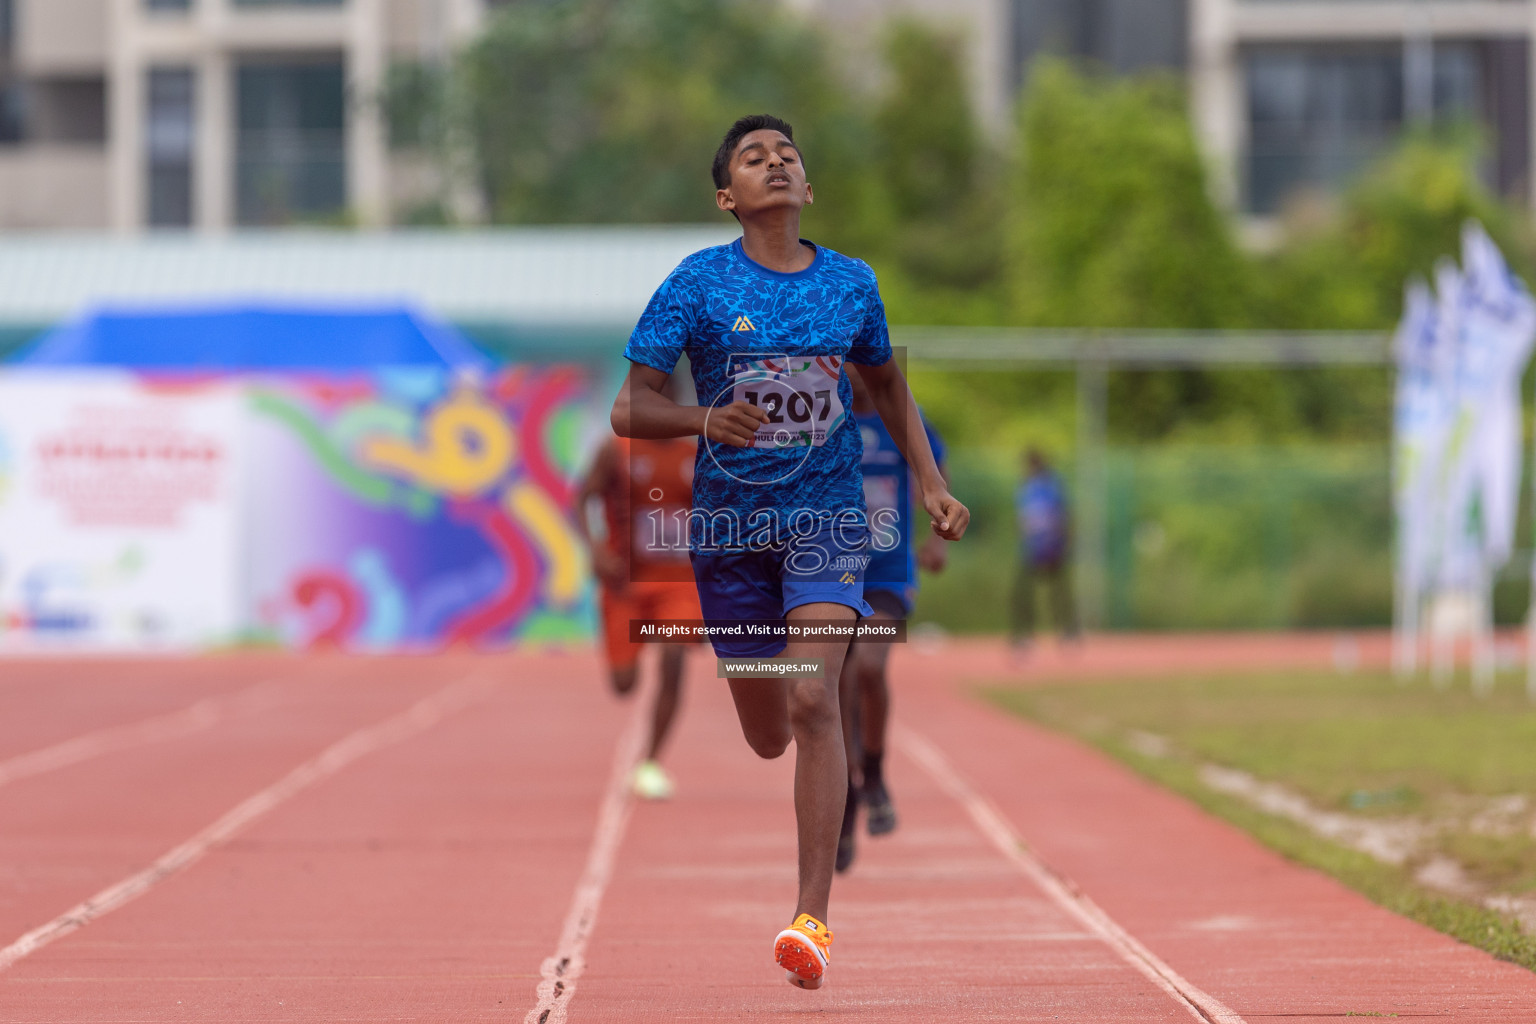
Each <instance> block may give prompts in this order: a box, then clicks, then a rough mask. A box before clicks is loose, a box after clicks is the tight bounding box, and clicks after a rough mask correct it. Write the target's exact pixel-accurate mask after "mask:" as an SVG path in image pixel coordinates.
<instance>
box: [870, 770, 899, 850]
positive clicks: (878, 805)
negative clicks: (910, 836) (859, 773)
mask: <svg viewBox="0 0 1536 1024" xmlns="http://www.w3.org/2000/svg"><path fill="white" fill-rule="evenodd" d="M864 806H865V808H867V809H868V814H869V816H868V818H867V819H866V821H865V825H866V827H867V828H868V829H869V834H870V835H872V836H883V835H885V834H886V833H887V832H894V831H896V808H894V807H892V806H891V794H889V793H887V792H886V791H885V782H884V781H882V780H880V779H876V780H874V781H873V782H868V783H865V785H864Z"/></svg>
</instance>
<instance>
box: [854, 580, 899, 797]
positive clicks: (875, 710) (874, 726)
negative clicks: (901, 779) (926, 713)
mask: <svg viewBox="0 0 1536 1024" xmlns="http://www.w3.org/2000/svg"><path fill="white" fill-rule="evenodd" d="M870 620H871V621H873V622H895V621H896V620H895V619H893V618H891V616H889V615H887V614H886V613H885V612H882V611H880V610H878V609H876V611H875V614H874V615H872V616H870ZM890 657H891V645H890V644H874V643H861V644H859V651H858V656H857V659H856V661H855V666H856V668H857V669H858V673H859V687H858V689H859V716H860V717H859V727H860V739H861V741H862V745H863V748H864V751H863V752H864V753H865V754H866V755H869V754H883V753H885V729H886V723H887V721H888V720H889V719H890V714H891V689H890V686H889V684H888V683H887V680H886V665H887V663H888V662H889V661H890ZM860 770H862V767H861V769H860Z"/></svg>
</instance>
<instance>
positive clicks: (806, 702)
mask: <svg viewBox="0 0 1536 1024" xmlns="http://www.w3.org/2000/svg"><path fill="white" fill-rule="evenodd" d="M787 618H788V620H789V621H790V622H792V623H793V622H797V621H803V620H807V619H809V620H820V621H828V620H835V621H840V622H848V623H852V622H855V621H856V620H857V618H858V613H857V612H855V611H854V610H853V609H852V608H849V607H848V606H847V605H842V604H832V603H830V602H818V603H814V604H804V605H800V606H799V607H797V608H793V609H791V610H790V612H789V614H788V616H787ZM847 652H848V642H847V641H846V640H831V641H827V640H821V641H813V642H795V643H791V644H790V645H789V646H788V647H787V648H786V649H785V652H784V658H785V659H786V660H796V661H798V660H820V661H822V662H824V663H825V666H826V671H825V672H824V673H823V674H822V675H821V676H820V677H815V678H801V679H793V680H791V681H790V682H789V688H788V689H789V721H790V727H791V729H792V730H793V731H794V735H795V823H796V826H797V829H798V832H799V839H800V898H799V904H798V906H797V907H796V909H795V915H796V916H797V917H798V916H799V915H800V914H810V915H811V916H812V917H814V918H816V919H817V920H818V921H825V920H826V919H827V901H828V899H829V897H830V896H831V893H832V870H833V863H834V861H835V859H836V856H837V833H838V828H839V827H840V826H841V825H842V820H843V809H844V807H845V806H846V803H847V799H848V762H847V753H846V752H845V751H844V750H843V728H842V722H841V718H842V716H841V715H840V714H839V713H838V694H837V690H838V685H837V683H838V680H839V679H840V678H841V675H842V670H843V660H844V658H845V656H846V655H847Z"/></svg>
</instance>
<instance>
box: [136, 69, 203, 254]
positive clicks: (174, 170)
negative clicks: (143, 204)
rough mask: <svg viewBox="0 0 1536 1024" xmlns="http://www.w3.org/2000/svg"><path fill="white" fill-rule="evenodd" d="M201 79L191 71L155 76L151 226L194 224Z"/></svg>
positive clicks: (151, 78) (153, 72)
mask: <svg viewBox="0 0 1536 1024" xmlns="http://www.w3.org/2000/svg"><path fill="white" fill-rule="evenodd" d="M196 86H197V80H196V78H194V77H193V73H192V69H191V68H152V69H151V70H150V72H149V121H148V125H147V134H146V141H147V144H148V149H149V154H148V155H149V226H150V227H155V228H186V227H191V226H192V150H193V145H194V141H195V133H196V127H195V123H194V107H195V103H196V95H195V93H196Z"/></svg>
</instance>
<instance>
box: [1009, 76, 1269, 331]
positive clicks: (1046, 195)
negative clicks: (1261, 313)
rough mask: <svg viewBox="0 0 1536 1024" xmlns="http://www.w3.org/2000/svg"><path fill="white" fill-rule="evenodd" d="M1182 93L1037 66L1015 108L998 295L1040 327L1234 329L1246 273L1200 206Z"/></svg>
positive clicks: (1204, 203) (1022, 319)
mask: <svg viewBox="0 0 1536 1024" xmlns="http://www.w3.org/2000/svg"><path fill="white" fill-rule="evenodd" d="M1186 107H1187V98H1186V95H1185V91H1184V88H1183V86H1182V83H1180V82H1178V81H1176V80H1174V79H1166V78H1129V79H1125V78H1099V77H1090V76H1088V75H1084V74H1082V73H1080V72H1078V71H1077V70H1075V69H1074V68H1073V67H1072V66H1071V65H1070V64H1068V63H1066V62H1065V61H1061V60H1042V61H1040V62H1039V63H1038V64H1037V65H1036V70H1035V72H1034V74H1033V75H1032V76H1031V79H1030V82H1029V84H1028V87H1027V89H1026V91H1025V94H1024V99H1023V102H1022V104H1021V106H1020V117H1019V131H1018V141H1017V145H1018V151H1017V153H1016V155H1015V158H1014V162H1013V171H1012V176H1011V177H1012V180H1011V183H1010V190H1009V200H1010V205H1011V209H1010V213H1009V220H1008V251H1007V260H1008V265H1007V287H1008V294H1009V298H1010V305H1011V310H1012V315H1013V317H1014V318H1015V319H1016V321H1017V322H1019V323H1022V324H1027V325H1031V326H1042V327H1067V326H1071V327H1148V328H1150V327H1169V328H1177V327H1182V328H1215V327H1241V326H1246V325H1247V324H1248V322H1249V319H1250V318H1249V311H1250V308H1251V306H1250V301H1249V297H1250V294H1251V284H1250V280H1249V274H1248V266H1247V264H1246V261H1245V259H1244V257H1243V255H1242V253H1241V252H1239V251H1238V249H1237V246H1236V245H1235V243H1234V241H1233V238H1232V234H1231V230H1230V227H1229V225H1228V224H1227V222H1226V219H1225V218H1224V217H1223V216H1222V214H1221V212H1220V211H1219V210H1217V209H1216V207H1215V206H1214V205H1213V204H1212V202H1211V199H1210V190H1209V188H1208V184H1207V180H1206V172H1205V164H1204V162H1203V159H1202V157H1201V154H1200V151H1199V148H1198V147H1197V145H1196V143H1195V137H1194V132H1193V130H1192V128H1191V126H1190V123H1189V117H1188V115H1187V113H1186Z"/></svg>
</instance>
